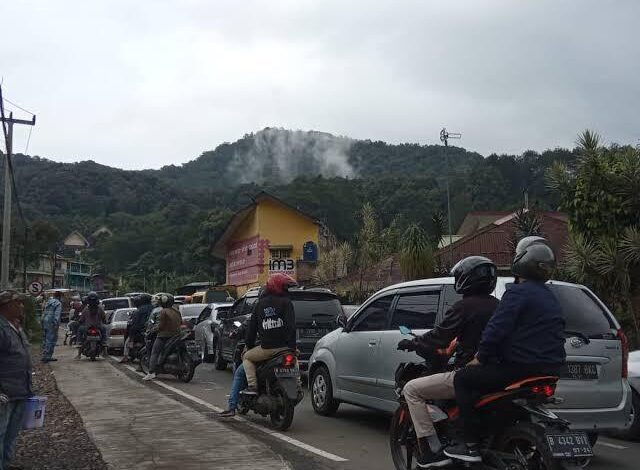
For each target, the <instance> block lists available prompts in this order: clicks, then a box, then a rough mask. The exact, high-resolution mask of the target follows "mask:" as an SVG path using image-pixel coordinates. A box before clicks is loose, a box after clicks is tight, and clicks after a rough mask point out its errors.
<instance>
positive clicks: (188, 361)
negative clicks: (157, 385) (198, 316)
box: [138, 328, 199, 383]
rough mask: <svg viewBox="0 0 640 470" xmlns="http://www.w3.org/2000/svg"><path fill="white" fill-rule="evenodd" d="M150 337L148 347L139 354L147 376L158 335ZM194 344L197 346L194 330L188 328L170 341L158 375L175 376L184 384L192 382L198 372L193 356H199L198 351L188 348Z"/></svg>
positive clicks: (166, 345)
mask: <svg viewBox="0 0 640 470" xmlns="http://www.w3.org/2000/svg"><path fill="white" fill-rule="evenodd" d="M149 335H150V336H148V337H147V341H146V345H145V346H143V347H142V349H140V351H139V353H138V357H139V358H140V368H141V369H142V372H144V373H145V374H148V373H149V359H150V356H151V347H153V342H154V341H155V336H156V333H155V332H153V333H149ZM193 344H195V339H194V334H193V330H191V329H188V328H187V329H184V330H183V331H181V332H180V333H178V334H177V335H175V336H173V337H172V338H171V339H169V341H167V343H166V344H165V347H164V349H163V351H162V353H161V354H160V357H159V358H158V367H157V369H156V373H158V374H171V375H175V376H176V377H177V378H178V379H179V380H181V381H182V382H185V383H187V382H190V381H191V379H192V378H193V374H194V373H195V370H196V362H195V361H194V359H193V356H194V355H195V354H199V352H198V351H197V350H196V351H190V350H189V349H190V348H188V347H187V346H188V345H190V346H193ZM147 345H148V346H149V347H148V348H147Z"/></svg>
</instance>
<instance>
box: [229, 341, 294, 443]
mask: <svg viewBox="0 0 640 470" xmlns="http://www.w3.org/2000/svg"><path fill="white" fill-rule="evenodd" d="M256 375H257V378H258V394H257V395H251V394H244V393H240V399H239V401H238V413H240V414H246V413H248V412H249V411H250V410H253V411H254V412H255V413H256V414H259V415H262V416H267V415H269V417H270V419H271V424H272V425H273V427H274V428H275V429H277V430H279V431H286V430H287V429H289V427H290V426H291V422H292V421H293V414H294V408H295V406H296V405H297V404H298V403H300V401H301V400H302V398H303V397H304V392H303V391H302V386H301V384H300V369H299V367H298V359H297V358H296V356H295V354H294V353H293V351H288V350H287V351H283V352H281V353H279V354H277V355H276V356H274V357H272V358H271V359H268V360H267V361H264V362H262V363H261V364H259V365H258V367H257V370H256Z"/></svg>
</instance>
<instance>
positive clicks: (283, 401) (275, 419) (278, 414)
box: [269, 387, 295, 431]
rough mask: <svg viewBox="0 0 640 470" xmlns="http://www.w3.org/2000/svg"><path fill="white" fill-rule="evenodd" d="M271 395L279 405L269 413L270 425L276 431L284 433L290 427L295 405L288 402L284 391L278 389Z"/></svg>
mask: <svg viewBox="0 0 640 470" xmlns="http://www.w3.org/2000/svg"><path fill="white" fill-rule="evenodd" d="M273 395H274V398H275V399H276V400H277V401H278V402H279V403H280V406H278V409H277V410H275V411H272V412H271V413H270V415H269V417H270V419H271V424H272V425H273V427H274V428H275V429H277V430H278V431H286V430H287V429H289V428H290V427H291V422H292V421H293V413H294V408H295V405H294V403H293V402H292V401H291V400H289V397H287V394H286V393H285V391H284V390H282V389H281V388H279V387H277V388H275V389H274V390H273Z"/></svg>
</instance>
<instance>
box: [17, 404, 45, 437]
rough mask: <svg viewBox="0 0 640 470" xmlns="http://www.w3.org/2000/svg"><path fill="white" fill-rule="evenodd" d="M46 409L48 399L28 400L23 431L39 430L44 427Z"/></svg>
mask: <svg viewBox="0 0 640 470" xmlns="http://www.w3.org/2000/svg"><path fill="white" fill-rule="evenodd" d="M46 408H47V397H31V398H27V400H26V403H25V409H24V419H23V421H22V429H37V428H41V427H42V426H44V412H45V410H46Z"/></svg>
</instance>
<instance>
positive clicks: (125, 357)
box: [118, 356, 129, 364]
mask: <svg viewBox="0 0 640 470" xmlns="http://www.w3.org/2000/svg"><path fill="white" fill-rule="evenodd" d="M118 362H119V363H120V364H126V363H127V362H129V358H128V357H127V356H123V357H122V359H120V360H119V361H118Z"/></svg>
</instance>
